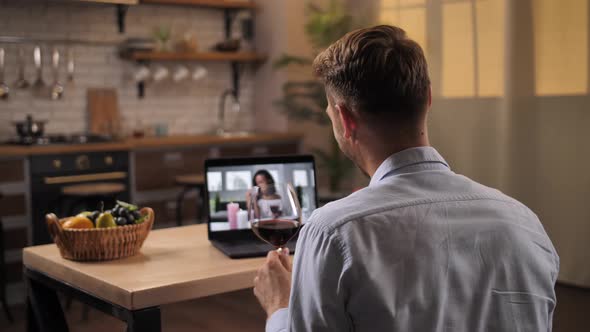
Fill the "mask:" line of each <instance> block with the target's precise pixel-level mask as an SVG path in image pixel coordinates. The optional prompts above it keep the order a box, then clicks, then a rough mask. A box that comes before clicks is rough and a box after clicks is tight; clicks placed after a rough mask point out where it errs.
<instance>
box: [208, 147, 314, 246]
mask: <svg viewBox="0 0 590 332" xmlns="http://www.w3.org/2000/svg"><path fill="white" fill-rule="evenodd" d="M255 178H257V179H258V181H265V183H266V182H270V183H272V182H274V186H271V189H265V190H267V195H265V197H267V198H263V197H260V196H259V197H260V198H258V201H257V204H258V208H259V209H260V210H259V211H264V210H265V208H266V209H268V208H269V206H268V205H269V204H270V203H272V204H277V205H281V206H283V205H284V206H288V205H289V204H290V202H289V198H288V195H287V191H288V184H291V185H292V186H293V188H295V189H296V192H297V196H298V197H299V200H300V205H301V215H302V216H301V219H302V220H301V221H302V224H303V225H304V224H305V222H306V220H307V219H308V218H309V216H310V215H311V213H312V212H313V210H315V209H316V207H317V206H318V203H317V189H316V177H315V162H314V159H313V156H309V155H297V156H283V157H278V156H276V157H250V158H223V159H208V160H206V161H205V187H206V190H205V202H206V204H205V206H206V208H207V216H208V222H207V227H208V236H209V241H210V242H211V244H212V245H213V246H215V247H216V248H217V249H219V250H220V251H222V252H223V253H224V254H226V255H227V256H229V257H231V258H245V257H261V256H266V254H267V253H268V252H269V251H270V250H273V249H274V247H273V246H271V245H270V244H268V243H266V242H264V241H262V240H261V239H260V238H258V237H257V236H256V235H255V234H254V233H253V231H252V229H251V228H250V222H249V218H248V212H247V198H246V197H247V195H250V193H251V192H252V188H253V187H254V186H255V185H256V181H257V180H256V179H255ZM268 190H272V192H270V193H271V194H272V195H268V193H269V192H268ZM269 197H270V198H269ZM270 208H271V209H272V206H271V207H270ZM275 210H276V209H275ZM273 211H274V210H273ZM261 213H262V212H261ZM230 219H231V222H230ZM296 242H297V236H295V237H294V238H292V239H291V240H290V241H289V242H288V244H287V247H288V248H289V250H290V252H291V253H293V252H295V247H296Z"/></svg>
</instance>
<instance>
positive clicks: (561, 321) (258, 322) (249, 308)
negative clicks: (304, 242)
mask: <svg viewBox="0 0 590 332" xmlns="http://www.w3.org/2000/svg"><path fill="white" fill-rule="evenodd" d="M557 301H558V305H557V311H556V313H555V316H554V320H553V322H554V328H553V331H554V332H584V331H590V314H589V313H590V290H589V289H580V288H573V287H566V286H557ZM23 309H24V308H22V307H17V308H13V309H12V311H13V313H14V314H15V315H16V319H17V321H16V323H14V324H12V325H8V322H7V321H6V318H5V317H4V316H3V315H2V314H1V313H0V331H2V332H4V331H6V332H24V331H25V319H24V310H23ZM67 319H68V323H69V326H70V331H72V332H77V331H84V332H102V331H125V325H124V324H123V323H122V322H120V321H118V320H116V319H114V318H112V317H109V316H107V315H104V314H102V313H100V312H97V311H94V310H92V311H90V315H89V319H88V321H83V320H82V307H81V305H79V304H74V305H73V306H72V308H71V309H70V310H69V311H68V313H67ZM264 321H265V317H264V313H263V312H262V310H261V309H260V307H259V306H258V303H257V302H256V299H255V298H254V295H252V291H251V290H244V291H239V292H233V293H227V294H222V295H217V296H212V297H208V298H204V299H199V300H195V301H190V302H184V303H178V304H174V305H168V306H164V308H163V309H162V326H163V331H169V332H172V331H174V332H185V331H186V332H188V331H190V332H203V331H216V332H225V331H228V332H229V331H240V332H254V331H256V332H261V331H264Z"/></svg>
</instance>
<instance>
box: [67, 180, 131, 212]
mask: <svg viewBox="0 0 590 332" xmlns="http://www.w3.org/2000/svg"><path fill="white" fill-rule="evenodd" d="M126 189H127V188H126V186H125V185H124V184H122V183H116V182H102V183H85V184H74V185H70V186H65V187H63V188H62V189H61V196H60V206H63V205H64V203H66V204H67V203H69V204H68V205H69V208H68V209H67V214H66V215H67V216H71V215H74V214H75V209H76V207H79V206H81V205H82V206H83V207H84V209H85V210H95V209H96V208H97V207H98V204H99V203H100V202H105V205H106V203H109V204H110V205H111V204H112V205H114V203H115V200H116V199H117V195H119V194H121V193H123V192H124V191H125V190H126Z"/></svg>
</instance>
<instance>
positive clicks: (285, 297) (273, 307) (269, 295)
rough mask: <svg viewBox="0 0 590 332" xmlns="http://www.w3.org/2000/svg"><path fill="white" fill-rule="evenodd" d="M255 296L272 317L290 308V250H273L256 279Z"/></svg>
mask: <svg viewBox="0 0 590 332" xmlns="http://www.w3.org/2000/svg"><path fill="white" fill-rule="evenodd" d="M254 295H256V298H258V302H260V305H261V306H262V308H263V309H264V311H266V314H267V316H268V317H270V316H271V315H272V314H273V313H274V312H275V311H277V310H279V309H281V308H286V307H288V306H289V296H290V295H291V260H290V258H289V249H286V248H285V249H283V250H282V252H281V253H278V252H277V251H275V250H273V251H270V252H269V253H268V255H267V256H266V262H265V263H264V265H262V267H260V269H258V273H257V275H256V277H255V278H254Z"/></svg>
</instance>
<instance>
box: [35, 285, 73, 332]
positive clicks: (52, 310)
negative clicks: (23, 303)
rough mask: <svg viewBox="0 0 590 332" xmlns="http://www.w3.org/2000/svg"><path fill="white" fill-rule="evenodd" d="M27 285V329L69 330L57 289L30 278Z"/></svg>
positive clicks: (65, 331)
mask: <svg viewBox="0 0 590 332" xmlns="http://www.w3.org/2000/svg"><path fill="white" fill-rule="evenodd" d="M25 282H26V287H27V331H28V332H37V331H38V332H52V331H59V332H62V331H63V332H67V331H68V324H67V322H66V318H65V316H64V313H63V311H62V309H61V304H60V303H59V299H58V297H57V293H56V292H55V290H53V289H51V288H49V287H47V286H45V285H43V284H42V283H39V282H37V281H35V280H33V279H31V278H29V277H28V276H27V275H26V273H25Z"/></svg>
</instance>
